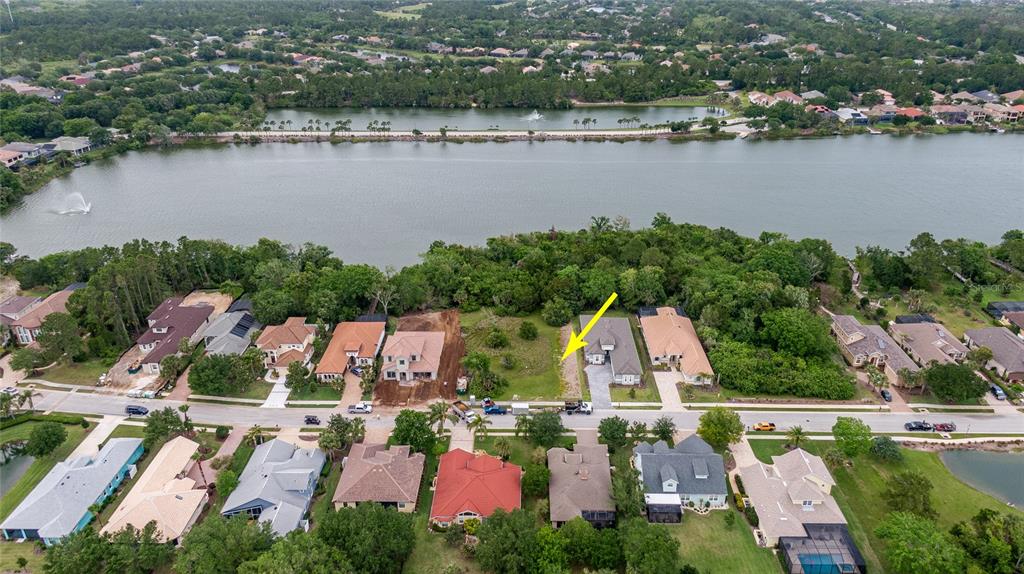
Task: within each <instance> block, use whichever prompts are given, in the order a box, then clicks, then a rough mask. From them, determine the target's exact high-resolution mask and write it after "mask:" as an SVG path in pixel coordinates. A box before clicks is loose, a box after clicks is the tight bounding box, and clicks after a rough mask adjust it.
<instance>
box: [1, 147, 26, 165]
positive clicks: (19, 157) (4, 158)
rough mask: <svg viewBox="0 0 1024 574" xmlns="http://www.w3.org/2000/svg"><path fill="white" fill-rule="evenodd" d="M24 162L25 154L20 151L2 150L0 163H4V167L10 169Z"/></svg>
mask: <svg viewBox="0 0 1024 574" xmlns="http://www.w3.org/2000/svg"><path fill="white" fill-rule="evenodd" d="M24 160H25V154H23V153H21V152H20V151H11V150H7V149H0V163H2V164H3V166H4V167H6V168H8V169H10V168H13V167H15V166H17V165H18V164H20V163H21V162H22V161H24Z"/></svg>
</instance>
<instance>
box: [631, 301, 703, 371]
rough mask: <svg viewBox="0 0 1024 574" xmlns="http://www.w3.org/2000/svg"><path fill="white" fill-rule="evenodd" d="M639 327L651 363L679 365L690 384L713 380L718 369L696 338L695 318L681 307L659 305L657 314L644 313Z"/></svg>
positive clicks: (674, 366) (656, 310) (677, 366)
mask: <svg viewBox="0 0 1024 574" xmlns="http://www.w3.org/2000/svg"><path fill="white" fill-rule="evenodd" d="M640 330H641V331H642V332H643V335H644V342H646V343H647V353H648V354H649V355H650V357H651V363H652V364H655V365H669V366H671V367H673V368H676V369H679V372H680V374H682V376H683V380H684V381H686V382H687V383H690V384H696V385H710V384H711V383H713V382H714V380H715V371H714V370H713V369H712V368H711V363H710V362H709V361H708V356H707V354H705V353H704V347H702V346H701V344H700V339H699V338H697V331H695V330H694V328H693V321H691V320H690V318H689V317H687V316H686V315H685V314H683V313H682V312H681V309H676V308H674V307H658V308H657V309H655V310H654V314H641V317H640Z"/></svg>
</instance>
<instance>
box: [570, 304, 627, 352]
mask: <svg viewBox="0 0 1024 574" xmlns="http://www.w3.org/2000/svg"><path fill="white" fill-rule="evenodd" d="M618 296H619V294H618V293H612V294H611V295H609V296H608V300H607V301H605V302H604V305H601V308H600V309H598V310H597V313H594V316H593V317H591V318H590V321H588V322H587V324H586V325H584V327H583V330H582V331H580V334H579V335H577V334H576V333H575V332H573V334H572V336H571V337H569V344H568V345H566V346H565V353H563V354H562V360H563V361H564V360H566V359H568V358H569V355H571V354H573V353H575V352H576V351H578V350H579V349H582V348H583V347H586V346H587V342H586V341H584V340H583V337H586V336H587V333H589V332H590V330H591V329H592V328H593V327H594V325H595V324H596V323H597V320H598V319H600V318H601V315H604V312H605V311H607V310H608V307H611V306H612V302H614V301H615V298H616V297H618Z"/></svg>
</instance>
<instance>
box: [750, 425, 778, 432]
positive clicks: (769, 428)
mask: <svg viewBox="0 0 1024 574" xmlns="http://www.w3.org/2000/svg"><path fill="white" fill-rule="evenodd" d="M754 430H756V431H767V432H771V431H773V430H775V423H757V424H756V425H754Z"/></svg>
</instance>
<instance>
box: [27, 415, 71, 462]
mask: <svg viewBox="0 0 1024 574" xmlns="http://www.w3.org/2000/svg"><path fill="white" fill-rule="evenodd" d="M67 438H68V431H67V430H65V429H64V425H62V424H60V423H56V422H43V423H39V424H38V425H36V426H35V427H34V428H33V429H32V432H31V433H30V434H29V436H28V443H27V444H26V445H25V452H26V453H27V454H28V455H29V456H33V457H36V458H40V457H44V456H46V455H48V454H50V453H51V452H53V451H54V450H56V449H57V447H58V446H60V445H61V444H63V443H64V441H65V440H67Z"/></svg>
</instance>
